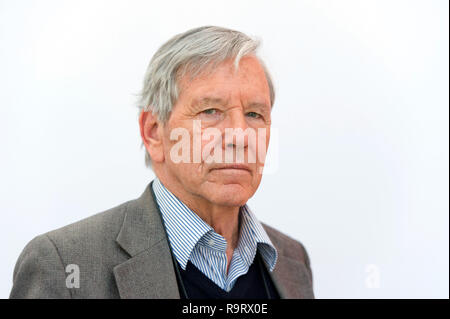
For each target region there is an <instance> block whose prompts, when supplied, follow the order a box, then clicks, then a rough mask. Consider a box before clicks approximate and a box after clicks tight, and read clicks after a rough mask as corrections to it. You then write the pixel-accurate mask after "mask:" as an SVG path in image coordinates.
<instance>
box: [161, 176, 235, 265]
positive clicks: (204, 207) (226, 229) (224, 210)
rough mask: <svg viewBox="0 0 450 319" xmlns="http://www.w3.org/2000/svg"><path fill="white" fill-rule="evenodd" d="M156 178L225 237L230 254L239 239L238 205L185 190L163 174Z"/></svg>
mask: <svg viewBox="0 0 450 319" xmlns="http://www.w3.org/2000/svg"><path fill="white" fill-rule="evenodd" d="M158 178H159V180H160V181H161V183H162V184H163V185H164V187H166V188H167V189H168V190H169V191H170V192H171V193H172V194H174V195H175V196H176V197H177V198H178V199H179V200H180V201H182V202H183V203H184V204H185V205H186V206H187V207H189V209H191V210H192V211H193V212H195V213H196V214H197V215H198V216H199V217H200V218H201V219H202V220H203V221H204V222H205V223H207V224H208V225H210V226H211V227H212V228H213V229H214V231H215V232H216V233H218V234H219V235H221V236H223V237H224V238H225V240H226V242H227V252H228V254H231V255H232V252H233V250H234V249H235V248H236V246H237V243H238V240H239V212H240V206H223V205H217V204H215V203H212V202H210V201H207V200H205V199H204V198H203V197H200V196H198V195H195V194H191V193H189V192H187V191H186V190H185V189H184V188H183V187H178V186H177V184H176V183H171V182H170V179H169V180H167V179H166V178H165V177H164V176H158ZM229 259H230V258H229Z"/></svg>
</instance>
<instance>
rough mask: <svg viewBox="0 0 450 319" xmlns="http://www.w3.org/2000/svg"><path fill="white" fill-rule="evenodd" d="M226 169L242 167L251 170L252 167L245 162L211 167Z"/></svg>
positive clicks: (213, 168) (241, 168)
mask: <svg viewBox="0 0 450 319" xmlns="http://www.w3.org/2000/svg"><path fill="white" fill-rule="evenodd" d="M224 169H240V170H245V171H249V172H251V170H250V167H249V166H248V165H245V164H225V165H220V166H215V167H212V168H211V170H224Z"/></svg>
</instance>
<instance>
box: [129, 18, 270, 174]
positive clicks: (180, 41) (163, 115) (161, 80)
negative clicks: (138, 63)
mask: <svg viewBox="0 0 450 319" xmlns="http://www.w3.org/2000/svg"><path fill="white" fill-rule="evenodd" d="M259 45H260V41H259V40H257V39H253V38H250V37H249V36H247V35H246V34H244V33H242V32H239V31H235V30H231V29H226V28H222V27H216V26H203V27H199V28H195V29H191V30H188V31H186V32H184V33H180V34H177V35H175V36H174V37H172V38H171V39H170V40H169V41H167V42H166V43H164V44H163V45H162V46H161V47H160V48H159V49H158V50H157V51H156V53H155V54H154V55H153V57H152V59H151V61H150V63H149V65H148V67H147V71H146V73H145V77H144V83H143V87H142V90H141V92H140V93H139V100H138V103H137V105H138V107H139V112H148V111H152V113H153V114H155V115H156V116H157V117H158V119H159V120H160V121H161V122H162V123H166V122H167V120H168V119H169V116H170V112H171V111H172V107H173V105H174V104H175V103H176V101H177V100H178V96H179V87H178V86H177V82H178V80H179V79H180V78H181V77H183V76H184V75H186V74H188V75H190V77H191V79H193V78H195V77H196V76H197V75H198V74H200V73H202V72H206V71H212V70H213V69H214V67H215V66H217V65H218V64H219V63H221V62H223V61H224V60H226V59H228V58H234V67H235V71H236V70H237V69H238V67H239V61H240V59H241V58H242V57H243V56H247V55H253V56H255V57H257V56H256V51H257V49H258V47H259ZM257 58H258V61H259V62H260V64H261V66H262V67H263V69H264V73H265V75H266V79H267V83H268V85H269V91H270V103H271V106H272V107H273V104H274V101H275V89H274V86H273V82H272V78H271V76H270V74H269V72H268V70H267V67H266V66H265V64H264V62H263V61H262V60H261V59H260V58H259V57H257ZM142 145H143V143H142ZM145 164H146V165H147V166H148V167H150V166H151V158H150V155H149V154H148V151H147V150H146V154H145Z"/></svg>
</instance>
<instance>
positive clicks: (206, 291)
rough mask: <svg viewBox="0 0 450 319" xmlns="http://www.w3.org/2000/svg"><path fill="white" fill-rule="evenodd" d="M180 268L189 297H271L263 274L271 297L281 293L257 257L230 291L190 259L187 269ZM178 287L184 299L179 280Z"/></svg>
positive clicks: (274, 297)
mask: <svg viewBox="0 0 450 319" xmlns="http://www.w3.org/2000/svg"><path fill="white" fill-rule="evenodd" d="M260 263H261V266H262V267H260V265H259V264H260ZM178 268H179V270H180V275H181V279H182V281H183V284H184V287H185V289H186V292H187V295H188V298H189V299H269V296H267V291H266V288H265V285H264V280H263V277H262V276H264V278H265V279H266V283H267V286H268V290H269V294H270V299H279V294H278V292H277V290H276V288H275V286H274V284H273V282H272V280H271V278H270V276H269V273H268V271H267V269H266V267H265V265H264V263H263V261H262V259H261V258H257V257H255V259H254V261H253V264H252V265H251V266H250V268H249V270H248V272H247V273H246V274H245V275H242V276H240V277H239V278H238V279H237V280H236V282H235V284H234V286H233V289H231V290H230V292H227V291H225V290H223V289H222V288H220V287H219V286H217V285H216V284H215V283H214V282H213V281H212V280H211V279H209V278H208V277H206V276H205V275H204V274H203V273H202V272H201V271H200V270H198V268H197V267H195V266H194V265H193V264H192V263H191V262H190V261H189V262H188V263H187V266H186V270H183V269H182V268H181V267H180V266H179V265H178ZM261 268H262V272H261ZM178 288H179V290H180V296H181V298H182V299H184V298H185V296H184V295H183V290H182V288H181V284H180V283H179V282H178Z"/></svg>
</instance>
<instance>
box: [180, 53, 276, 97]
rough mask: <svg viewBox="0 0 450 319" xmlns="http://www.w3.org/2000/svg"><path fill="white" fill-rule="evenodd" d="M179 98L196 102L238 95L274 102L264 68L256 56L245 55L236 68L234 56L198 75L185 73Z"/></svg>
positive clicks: (181, 81)
mask: <svg viewBox="0 0 450 319" xmlns="http://www.w3.org/2000/svg"><path fill="white" fill-rule="evenodd" d="M178 84H179V88H180V95H179V99H183V100H185V99H189V100H190V101H191V102H192V103H194V102H196V103H205V102H212V103H222V102H224V101H226V100H228V99H230V98H233V97H234V96H239V97H240V98H241V99H244V100H247V99H251V100H257V101H255V102H259V103H267V104H269V105H270V92H269V86H268V83H267V79H266V75H265V73H264V69H263V67H262V66H261V64H260V63H259V61H258V59H257V58H256V57H253V56H246V57H243V58H241V60H240V62H239V68H238V69H237V70H235V67H234V59H228V60H225V61H224V62H222V63H220V64H219V65H217V67H215V68H214V69H207V71H206V72H203V73H200V74H199V75H198V76H196V77H195V78H194V79H191V78H190V76H189V75H185V76H183V77H182V78H180V79H179V82H178Z"/></svg>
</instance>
